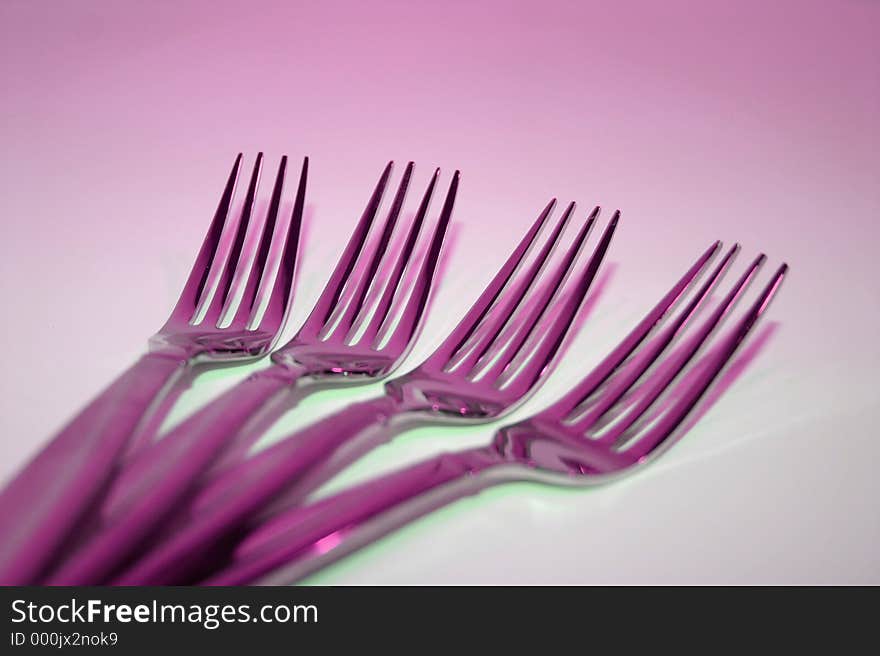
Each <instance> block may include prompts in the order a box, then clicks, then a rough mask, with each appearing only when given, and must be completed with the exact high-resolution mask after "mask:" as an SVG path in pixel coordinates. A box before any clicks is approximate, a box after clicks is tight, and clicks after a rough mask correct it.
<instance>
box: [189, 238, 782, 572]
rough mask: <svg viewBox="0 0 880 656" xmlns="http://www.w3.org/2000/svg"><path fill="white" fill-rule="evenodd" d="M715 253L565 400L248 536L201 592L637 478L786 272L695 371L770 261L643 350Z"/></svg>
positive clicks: (702, 293) (669, 440)
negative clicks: (529, 501)
mask: <svg viewBox="0 0 880 656" xmlns="http://www.w3.org/2000/svg"><path fill="white" fill-rule="evenodd" d="M717 248H718V244H717V243H716V244H715V245H713V246H712V247H711V248H710V249H709V251H707V252H706V253H705V254H704V255H703V256H702V257H701V258H700V259H699V260H698V261H697V262H696V264H694V265H693V266H692V267H691V269H690V270H689V271H688V272H687V273H686V274H685V276H684V277H683V278H682V279H681V280H679V282H678V283H677V284H676V285H675V286H674V287H673V288H672V290H670V292H669V293H668V294H667V295H666V296H665V297H664V298H663V299H662V300H661V301H660V302H659V303H658V305H657V306H656V307H654V309H653V310H651V312H649V313H648V315H647V316H646V317H645V318H644V319H643V320H642V321H641V323H639V324H638V326H637V327H636V328H635V329H634V330H633V331H632V332H631V333H630V334H629V335H628V336H627V337H626V338H625V339H624V340H623V342H622V343H621V344H620V345H619V346H618V347H617V348H616V349H614V350H613V351H612V352H611V353H610V355H608V356H607V357H606V358H605V359H604V360H603V361H602V362H601V363H600V365H599V366H598V367H597V368H596V369H595V370H594V371H593V372H592V373H590V374H589V375H588V376H587V377H586V378H584V379H583V380H582V381H581V382H580V383H579V384H578V385H576V386H575V388H574V389H573V390H572V391H571V392H570V393H569V394H567V395H566V396H565V397H563V398H562V399H561V400H560V401H559V402H557V403H555V404H554V405H552V406H551V407H549V408H547V409H546V410H544V411H542V412H540V413H538V414H536V415H534V416H533V417H531V418H529V419H526V420H524V421H522V422H519V423H516V424H514V425H511V426H507V427H504V428H502V429H500V430H499V431H498V432H497V433H496V436H495V438H494V440H493V442H492V444H491V445H489V446H486V447H481V448H474V449H468V450H463V451H458V452H454V453H445V454H442V455H438V456H437V457H434V458H431V459H429V460H426V461H423V462H421V463H419V464H416V465H414V466H411V467H408V468H405V469H402V470H399V471H397V472H395V473H392V474H389V475H387V476H383V477H380V478H378V479H375V480H373V481H368V482H366V483H364V484H361V485H358V486H356V487H353V488H350V489H349V490H346V491H343V492H341V493H339V494H337V495H335V496H332V497H327V498H325V499H323V500H320V501H318V502H316V503H313V504H311V505H309V506H302V507H299V508H294V509H292V510H290V511H287V512H284V513H280V514H278V515H276V516H275V517H273V518H271V519H269V520H267V521H266V522H264V523H263V524H262V525H260V526H259V527H257V528H255V529H253V530H252V531H251V532H249V533H248V534H247V535H246V537H244V538H243V539H242V540H241V541H240V542H239V543H238V545H237V548H236V549H235V551H234V553H233V554H232V557H231V559H230V562H228V563H227V564H226V566H225V567H224V568H222V569H221V570H220V571H218V572H216V573H214V574H213V575H211V576H209V577H208V578H207V579H206V580H204V581H203V583H204V584H207V585H242V584H246V583H251V582H254V581H258V582H262V583H281V582H285V583H289V582H292V581H296V580H299V579H301V578H302V577H303V576H306V575H307V574H309V573H311V572H314V571H316V570H317V569H319V568H321V567H323V566H326V565H328V564H329V563H331V562H334V561H336V560H338V559H339V558H341V557H343V556H344V555H346V554H348V553H351V552H352V551H354V550H356V549H358V548H360V547H362V546H364V545H366V544H369V543H370V542H372V541H374V540H376V539H378V538H379V537H381V536H383V535H385V534H387V533H388V532H390V531H392V530H394V529H396V528H398V527H400V526H402V525H404V524H406V523H408V522H410V521H413V520H414V519H416V518H418V517H420V516H422V515H424V514H426V513H428V512H431V511H432V510H434V509H436V508H439V507H441V506H443V505H446V504H448V503H452V502H453V501H455V500H456V499H459V498H462V497H464V496H467V495H471V494H475V493H477V492H479V491H480V490H482V489H485V488H486V487H489V486H492V485H496V484H499V483H504V482H509V481H522V480H527V481H536V482H541V483H549V484H556V485H566V486H593V485H597V484H601V483H606V482H609V481H611V480H615V479H617V478H620V477H622V476H625V475H628V474H631V473H633V472H634V471H636V470H637V469H638V466H639V465H642V464H644V463H646V462H648V461H650V460H653V459H655V458H657V457H658V456H659V455H661V453H662V452H663V451H665V450H666V449H667V448H668V447H669V446H671V445H672V444H673V443H674V441H675V440H676V439H678V438H680V437H681V434H682V433H683V431H684V430H686V428H687V426H686V425H685V423H684V422H685V419H686V418H687V417H688V416H690V415H692V411H693V410H694V408H695V407H696V406H697V405H698V403H699V401H700V399H701V398H702V397H703V396H704V394H705V393H706V391H707V389H708V388H709V387H710V385H711V383H712V382H713V381H714V380H715V379H716V378H717V376H718V374H719V373H720V372H721V370H722V368H723V367H724V366H725V365H726V364H727V363H728V362H729V361H730V360H731V358H732V356H733V355H734V353H735V351H736V350H737V347H738V346H739V345H740V344H741V343H742V341H743V340H744V339H745V338H746V336H747V334H748V333H749V331H750V330H751V329H752V328H753V327H754V326H755V324H756V323H757V321H758V319H759V318H760V316H761V315H762V313H763V312H764V310H765V309H766V308H767V305H768V304H769V303H770V300H771V299H772V297H773V296H774V294H775V293H776V291H777V290H778V288H779V285H780V283H781V282H782V279H783V277H784V276H785V273H786V271H787V265H785V264H783V265H782V266H781V267H780V268H779V269H778V270H777V271H776V273H775V274H774V275H773V276H772V278H771V280H770V282H769V283H768V284H767V285H766V287H765V288H764V290H763V291H762V292H761V293H760V295H759V296H758V298H757V300H755V302H754V303H753V305H752V306H751V308H750V309H749V310H748V311H747V312H745V313H744V315H743V316H742V318H741V319H740V320H739V321H738V323H737V324H736V325H735V326H734V328H733V329H732V330H730V331H729V332H728V333H727V334H726V335H724V336H723V337H722V338H720V339H719V340H718V343H717V346H714V347H713V349H712V350H711V351H710V352H709V353H708V354H707V355H706V356H705V357H704V358H702V359H701V360H700V362H699V363H698V364H697V365H696V366H694V367H691V368H689V369H688V363H689V362H690V361H691V360H692V359H693V358H694V356H695V354H696V353H697V352H698V351H699V350H700V349H701V348H702V347H703V346H704V345H705V344H706V342H707V340H708V338H709V336H710V335H711V334H712V333H713V332H714V331H715V329H716V328H717V326H718V325H719V324H720V322H721V320H722V319H723V318H724V316H725V314H727V313H728V312H729V311H730V309H731V308H732V306H733V305H734V303H735V302H736V300H737V299H738V297H739V296H740V294H741V293H742V292H743V290H744V288H745V287H746V285H747V284H748V282H749V281H750V280H751V278H752V277H753V276H754V274H755V273H756V271H757V270H758V268H759V266H760V265H761V263H762V262H763V260H764V256H763V255H761V256H759V257H758V258H757V259H756V260H755V261H754V262H753V263H752V264H751V265H750V266H749V267H748V268H747V270H746V271H745V273H744V274H743V275H742V277H741V278H740V279H739V280H738V281H737V282H736V283H735V284H734V285H733V287H732V289H731V290H730V291H729V292H728V294H727V295H726V296H725V297H724V298H723V300H721V301H720V302H719V303H718V304H717V306H716V307H715V309H714V310H713V311H712V312H711V314H710V316H709V317H708V318H707V319H706V320H705V321H704V322H703V323H702V324H701V325H699V326H698V327H697V328H695V329H694V334H693V335H691V336H689V338H688V339H686V340H681V341H683V342H684V343H683V345H682V346H681V347H680V348H676V349H675V350H674V351H672V352H670V353H668V354H667V355H664V351H666V350H667V348H668V347H669V345H670V344H671V343H672V342H673V340H674V338H675V337H676V336H677V335H679V334H680V333H681V331H682V330H683V329H684V328H685V324H687V323H688V321H689V320H690V319H691V317H693V316H694V315H695V313H696V310H697V307H698V306H699V305H700V303H701V302H702V301H703V300H704V299H705V298H706V297H707V295H708V294H709V291H710V290H711V289H712V287H713V286H714V285H715V284H716V282H717V281H718V279H719V278H720V276H721V274H722V272H723V271H724V270H725V269H726V268H727V266H728V265H729V263H730V261H731V259H732V257H733V254H734V252H735V251H736V248H737V247H736V246H735V247H734V248H733V249H731V250H730V252H728V254H727V255H726V256H725V257H724V258H723V260H722V261H721V263H720V264H719V265H718V267H717V268H716V269H715V270H714V271H713V272H712V274H711V275H710V276H709V278H708V280H707V281H706V282H705V283H704V284H703V285H702V287H701V288H700V289H699V291H698V292H697V293H696V294H695V296H694V298H693V299H692V300H691V301H689V302H688V303H687V305H686V306H685V307H684V309H683V310H681V311H680V312H679V314H678V315H677V316H676V317H675V318H674V319H672V320H671V322H670V323H669V325H668V326H666V327H665V328H664V329H663V330H662V331H661V332H660V334H659V335H658V336H657V338H656V339H653V340H651V341H648V342H645V343H644V344H643V342H644V340H645V338H646V336H647V335H648V334H649V332H651V331H652V329H653V328H654V327H655V326H656V325H657V324H658V322H660V320H661V319H662V318H663V316H664V315H665V314H666V313H667V311H668V310H669V309H670V307H671V306H672V305H673V304H674V303H675V302H676V301H677V300H678V299H679V298H680V297H682V295H683V294H684V292H685V290H686V288H687V287H688V286H689V285H690V283H691V281H693V280H694V278H695V277H696V275H697V274H698V272H699V271H700V270H701V269H703V268H704V266H705V265H706V263H707V262H708V260H709V258H710V256H711V255H713V254H714V252H715V251H716V250H717ZM691 323H693V322H691ZM640 345H641V346H640ZM685 372H686V373H685ZM683 374H685V375H683ZM657 406H660V407H659V408H658V407H657Z"/></svg>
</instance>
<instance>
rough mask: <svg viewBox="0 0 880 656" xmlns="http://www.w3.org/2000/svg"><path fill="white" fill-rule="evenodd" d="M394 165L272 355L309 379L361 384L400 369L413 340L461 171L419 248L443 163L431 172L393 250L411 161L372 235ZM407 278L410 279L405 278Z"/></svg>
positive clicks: (426, 297)
mask: <svg viewBox="0 0 880 656" xmlns="http://www.w3.org/2000/svg"><path fill="white" fill-rule="evenodd" d="M392 164H393V162H389V163H388V165H387V166H386V167H385V169H384V171H383V172H382V175H381V176H380V178H379V182H378V183H377V184H376V187H375V189H374V190H373V193H372V195H371V196H370V199H369V201H368V202H367V206H366V209H365V210H364V212H363V214H362V216H361V218H360V220H359V221H358V224H357V226H356V227H355V230H354V233H353V234H352V236H351V238H350V239H349V241H348V244H347V245H346V247H345V250H344V251H343V253H342V255H341V257H340V258H339V261H338V262H337V264H336V268H335V269H334V270H333V274H332V275H331V277H330V280H329V281H328V282H327V284H326V286H325V287H324V290H323V291H322V293H321V295H320V296H319V298H318V300H317V302H316V303H315V306H314V308H313V309H312V311H311V313H310V314H309V316H308V318H307V319H306V321H305V323H304V324H303V326H302V327H301V328H300V330H299V331H298V332H297V334H296V335H295V336H294V337H293V339H291V340H290V341H289V342H288V343H287V344H285V345H284V346H282V347H281V348H279V349H277V350H276V351H275V352H274V353H273V354H272V360H273V361H274V362H275V363H276V364H280V365H283V366H286V367H289V368H293V369H295V370H298V371H299V372H301V373H302V374H305V375H306V376H307V378H308V379H310V380H312V381H320V382H329V383H364V382H367V381H369V380H375V379H377V378H382V377H384V376H387V375H388V374H389V373H391V372H392V371H394V369H396V368H397V366H398V365H399V364H400V362H401V360H402V359H403V358H404V356H405V355H406V354H407V353H408V352H409V349H410V348H411V346H412V344H413V342H414V341H415V337H416V334H417V332H418V328H419V326H420V324H421V318H422V316H423V314H424V310H425V307H426V305H427V302H428V297H429V293H430V290H431V285H432V282H433V279H434V276H435V273H436V270H437V264H438V261H439V258H440V251H441V248H442V246H443V240H444V238H445V236H446V233H447V228H448V226H449V221H450V219H451V217H452V210H453V206H454V204H455V197H456V194H457V192H458V184H459V177H460V174H459V172H458V171H456V172H455V173H454V175H453V176H452V181H451V182H450V185H449V191H448V192H447V194H446V200H445V201H444V203H443V208H442V209H441V211H440V216H439V218H438V220H437V222H436V224H435V226H434V229H433V231H432V232H431V233H430V235H429V237H428V238H427V239H426V241H427V245H426V246H425V247H424V253H417V252H416V244H417V242H418V241H419V234H420V232H421V231H422V227H423V224H424V223H425V218H426V216H427V213H428V208H429V206H430V203H431V197H432V196H433V193H434V188H435V187H436V184H437V179H438V177H439V174H440V169H436V170H435V171H434V173H433V175H432V176H431V179H430V182H429V183H428V187H427V189H426V190H425V193H424V195H423V196H422V199H421V201H420V203H419V205H418V209H417V210H416V212H415V214H414V215H413V217H412V218H411V220H409V221H408V222H407V221H404V222H401V223H402V224H404V225H401V231H402V232H403V235H402V237H403V239H402V245H401V246H400V251H399V252H398V253H393V252H392V251H391V250H390V249H389V247H390V245H391V242H392V237H393V236H394V233H395V227H396V226H397V225H398V219H399V217H400V214H401V211H402V209H403V206H404V201H405V199H406V192H407V189H408V188H409V184H410V179H411V178H412V173H413V168H414V164H413V163H412V162H409V164H408V165H407V167H406V169H405V171H404V173H403V177H402V178H401V181H400V185H399V186H398V188H397V192H396V193H395V196H394V200H393V201H392V203H391V206H390V208H389V210H388V214H387V216H386V217H385V221H384V223H382V224H381V226H379V227H378V233H379V234H378V236H376V238H375V239H373V240H372V241H369V242H368V235H369V234H370V232H371V227H372V226H373V224H374V222H375V218H376V215H377V214H378V211H379V206H380V204H381V201H382V195H383V193H384V191H385V188H386V187H387V186H388V180H389V177H390V175H391V168H392ZM406 223H408V225H405V224H406ZM420 257H421V260H420V261H419V258H420ZM382 274H384V279H383V277H382ZM409 279H411V284H407V283H408V282H410V280H409Z"/></svg>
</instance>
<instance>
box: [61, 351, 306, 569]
mask: <svg viewBox="0 0 880 656" xmlns="http://www.w3.org/2000/svg"><path fill="white" fill-rule="evenodd" d="M297 377H298V372H297V371H296V370H292V369H287V368H285V367H283V366H279V365H275V366H272V367H269V368H268V369H263V370H261V371H258V372H256V373H254V374H251V375H250V376H249V377H247V378H245V379H244V380H243V381H242V382H240V383H239V384H237V385H235V386H233V387H232V388H231V389H230V390H228V391H227V392H225V393H224V394H221V395H220V396H218V397H217V398H216V399H214V400H213V401H212V402H210V403H208V404H207V405H206V406H204V407H203V408H202V409H200V410H199V411H198V412H196V413H195V414H194V415H192V416H191V417H189V418H188V419H186V420H185V421H183V422H181V423H180V424H179V425H178V426H176V427H175V428H174V429H173V430H171V431H170V432H169V433H168V435H166V436H164V437H163V438H162V439H161V440H160V441H159V442H158V443H156V444H155V445H153V446H152V447H150V448H149V449H148V450H147V451H146V452H144V453H142V454H140V455H139V456H138V457H136V459H135V460H134V462H132V463H130V464H129V466H128V467H127V468H126V469H124V470H123V471H122V472H121V473H120V475H119V476H118V477H117V479H116V480H115V481H113V483H112V485H111V487H110V490H109V491H108V493H107V494H106V495H105V499H104V501H103V502H102V504H101V507H100V510H99V518H98V521H99V524H98V527H97V529H96V531H95V532H93V533H92V534H91V535H88V536H86V537H85V538H84V540H83V542H82V543H81V544H80V545H79V547H78V548H76V549H75V551H74V553H73V555H72V556H71V557H69V558H68V559H67V560H66V561H65V562H63V563H62V564H61V565H60V567H58V568H56V570H55V571H54V572H53V573H52V574H51V575H50V577H49V578H48V580H47V581H46V583H47V584H49V585H95V584H100V583H102V582H103V581H104V579H105V578H106V577H107V576H108V575H110V574H111V573H112V572H113V570H114V569H116V568H117V567H118V566H119V565H120V563H121V562H122V561H123V560H125V559H126V558H128V557H130V556H131V554H132V551H133V550H134V549H135V548H136V547H138V546H140V545H141V544H142V541H143V540H145V539H146V538H147V537H149V536H150V535H151V534H152V532H153V531H154V530H155V529H156V527H157V526H158V524H159V523H160V522H161V521H162V520H163V519H164V518H166V517H167V516H168V515H169V514H170V513H171V512H172V511H173V510H174V509H175V508H176V507H177V506H178V505H179V504H180V502H181V500H182V499H183V498H185V497H186V494H187V493H188V492H190V491H191V490H192V488H193V485H194V482H195V481H196V480H197V479H198V477H199V476H200V475H201V474H202V473H203V472H204V471H205V470H206V469H208V468H209V467H210V466H211V464H212V463H213V462H214V461H215V459H216V458H217V457H218V455H219V454H220V453H222V452H223V449H224V447H225V446H226V445H227V444H228V443H229V442H230V441H231V440H232V438H234V437H235V436H236V435H237V433H238V432H239V431H240V430H241V429H242V428H243V427H244V425H245V424H246V423H247V422H248V421H249V420H250V419H251V418H252V417H253V416H254V415H255V414H256V413H257V412H258V411H259V410H260V409H261V408H262V407H264V406H266V405H267V404H268V403H269V402H270V401H271V400H273V399H274V398H275V397H276V396H277V395H279V393H280V392H282V391H284V390H286V389H288V388H289V387H290V385H291V384H292V383H293V382H295V381H296V379H297Z"/></svg>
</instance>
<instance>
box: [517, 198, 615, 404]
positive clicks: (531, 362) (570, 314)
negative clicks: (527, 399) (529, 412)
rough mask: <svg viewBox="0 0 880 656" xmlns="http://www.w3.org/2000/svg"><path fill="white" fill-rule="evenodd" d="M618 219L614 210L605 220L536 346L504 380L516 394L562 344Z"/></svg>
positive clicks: (533, 379) (543, 369)
mask: <svg viewBox="0 0 880 656" xmlns="http://www.w3.org/2000/svg"><path fill="white" fill-rule="evenodd" d="M619 220H620V212H619V211H615V212H614V214H613V215H612V217H611V220H610V221H609V222H608V225H607V226H606V227H605V231H604V232H603V233H602V237H601V239H600V240H599V243H598V245H597V246H596V249H595V250H594V251H593V254H592V255H591V256H590V259H589V261H588V262H587V266H586V267H585V268H584V271H583V273H582V274H581V276H580V278H579V279H578V280H577V282H576V285H575V287H574V289H573V291H572V293H571V296H570V297H569V298H568V300H567V301H566V303H565V305H564V306H563V307H562V311H561V312H560V313H559V315H557V316H556V318H555V319H554V321H553V322H552V323H551V325H550V327H549V329H548V331H547V334H546V335H544V336H543V337H542V338H541V341H540V342H539V343H538V346H537V347H536V348H535V350H534V351H533V352H532V353H531V354H530V355H529V357H528V359H527V361H526V362H525V364H523V365H522V367H521V368H519V369H518V370H517V371H516V373H515V374H514V376H513V378H512V380H511V381H510V382H509V384H506V387H507V388H508V389H510V390H512V391H514V392H515V393H517V394H525V393H526V391H528V390H529V389H531V388H532V387H533V386H534V384H535V383H536V382H537V381H538V379H539V378H540V377H541V376H542V375H543V374H544V372H546V370H547V366H548V365H549V364H550V362H551V361H552V360H553V358H554V356H555V355H556V352H557V351H558V350H559V347H560V346H561V345H562V341H563V340H564V339H565V336H566V335H567V334H568V331H569V328H571V325H572V323H573V322H574V317H575V314H577V311H578V309H580V307H581V304H582V303H583V300H584V298H585V297H586V295H587V291H589V289H590V287H591V286H592V284H593V280H594V279H595V278H596V272H597V271H598V270H599V266H600V265H601V264H602V261H603V260H604V259H605V254H606V253H607V252H608V247H609V246H610V245H611V239H612V238H613V237H614V232H615V230H616V229H617V223H618V221H619Z"/></svg>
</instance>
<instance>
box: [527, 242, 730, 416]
mask: <svg viewBox="0 0 880 656" xmlns="http://www.w3.org/2000/svg"><path fill="white" fill-rule="evenodd" d="M719 248H721V242H720V241H716V242H714V243H713V244H712V245H710V246H709V248H707V249H706V250H705V251H704V252H703V254H702V255H700V257H698V258H697V260H696V261H695V262H694V263H693V264H692V265H691V267H690V268H689V269H688V270H687V271H686V272H685V274H684V275H683V276H682V277H681V278H680V279H679V280H678V282H676V283H675V285H673V286H672V288H671V289H670V290H669V291H668V292H666V295H665V296H664V297H663V298H661V299H660V301H659V302H658V303H657V305H655V306H654V307H653V308H652V309H651V311H650V312H648V314H646V315H645V316H644V318H643V319H642V320H641V321H640V322H639V324H638V325H637V326H636V327H635V328H633V330H632V331H631V332H630V333H629V334H628V335H627V336H626V337H625V338H624V339H623V341H622V342H621V343H620V344H618V345H617V346H616V347H615V348H614V350H613V351H611V353H609V354H608V355H607V356H606V357H605V358H604V359H603V360H602V362H600V363H599V365H598V366H597V367H596V368H595V369H593V371H591V372H590V373H589V374H588V375H587V377H586V378H584V379H583V380H582V381H581V382H580V383H578V384H577V385H576V386H575V387H574V389H572V390H571V391H570V392H569V393H568V394H566V395H565V396H564V397H562V398H561V399H560V400H559V401H557V402H556V403H554V404H553V405H552V406H551V407H549V408H547V410H544V412H543V413H542V414H548V415H552V416H554V417H557V418H562V417H565V416H567V415H568V414H569V413H571V412H572V411H573V410H574V409H575V408H576V407H577V406H578V405H580V404H581V403H583V401H584V400H585V399H586V398H587V397H589V396H590V395H591V394H593V393H594V392H595V391H596V390H597V389H598V388H599V386H600V385H602V384H603V383H604V382H605V381H606V380H608V377H609V376H611V374H613V373H614V372H615V371H616V370H617V369H618V367H620V365H621V364H623V362H625V361H626V360H627V359H628V358H629V356H630V355H631V354H632V353H633V352H634V351H635V350H636V349H637V348H638V347H639V346H640V345H641V344H642V342H643V341H644V339H645V337H647V336H648V334H649V333H650V332H651V331H652V330H653V329H654V327H655V326H656V325H657V324H658V323H659V322H660V320H661V319H662V318H663V317H664V316H665V315H666V313H667V312H668V311H669V309H670V308H671V307H672V306H673V305H675V303H676V302H677V301H678V299H680V298H681V296H682V295H683V294H684V292H685V290H687V288H688V287H690V286H691V284H692V283H693V282H694V280H695V279H696V277H697V276H698V275H699V273H700V272H701V271H702V270H703V269H704V268H705V267H706V265H707V264H708V263H709V261H710V260H711V259H712V258H713V257H714V256H715V253H717V252H718V249H719Z"/></svg>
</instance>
